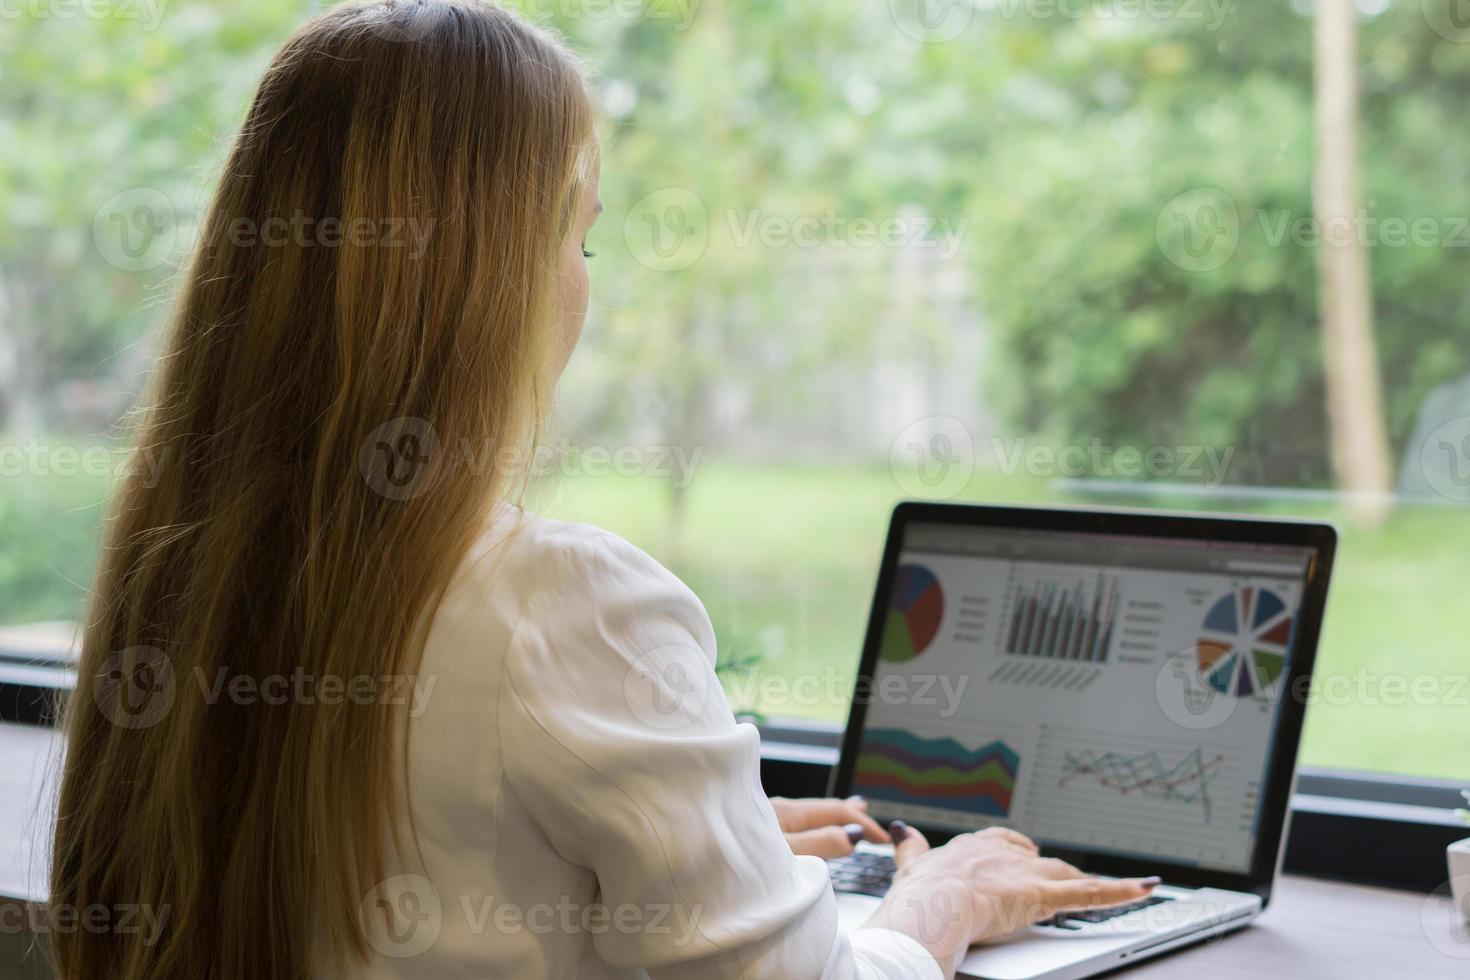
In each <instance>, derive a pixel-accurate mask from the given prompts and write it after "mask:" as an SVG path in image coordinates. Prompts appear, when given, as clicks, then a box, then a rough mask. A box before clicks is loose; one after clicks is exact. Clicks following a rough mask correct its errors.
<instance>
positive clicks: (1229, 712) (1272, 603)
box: [830, 503, 1337, 980]
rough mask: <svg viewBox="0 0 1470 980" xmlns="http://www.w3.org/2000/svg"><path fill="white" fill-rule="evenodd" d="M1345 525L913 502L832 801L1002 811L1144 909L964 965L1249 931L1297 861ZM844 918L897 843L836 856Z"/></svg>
mask: <svg viewBox="0 0 1470 980" xmlns="http://www.w3.org/2000/svg"><path fill="white" fill-rule="evenodd" d="M1336 542H1337V533H1336V531H1335V530H1334V529H1333V528H1332V527H1331V526H1330V525H1326V524H1316V523H1307V522H1298V521H1278V520H1253V519H1251V520H1248V519H1235V518H1226V517H1204V516H1196V515H1177V514H1164V513H1158V512H1134V511H1122V510H1102V509H1087V510H1082V509H1051V508H1020V507H985V506H960V505H952V504H931V503H904V504H900V505H899V506H898V508H897V509H896V510H895V512H894V514H893V519H892V523H891V525H890V527H889V532H888V541H887V546H886V548H885V551H884V555H883V564H882V568H881V570H880V572H879V576H878V585H877V590H876V592H875V594H874V597H873V608H872V613H871V615H870V618H869V621H868V629H867V636H866V641H865V645H864V648H863V657H862V662H861V666H860V668H859V673H858V680H857V685H856V690H855V693H854V697H853V704H852V711H851V715H850V717H849V720H848V725H847V732H846V735H845V737H844V742H843V746H842V754H841V758H840V761H839V763H838V766H837V769H836V770H835V772H834V774H833V783H832V787H831V795H834V796H838V797H846V796H850V795H853V794H858V795H861V796H863V797H865V798H866V799H867V800H868V806H869V811H870V813H871V814H872V815H873V817H874V818H876V819H877V820H878V821H879V822H880V823H883V824H884V825H885V826H886V825H887V823H888V822H889V821H892V820H896V819H897V820H903V821H905V822H907V823H908V824H910V825H912V826H914V827H917V828H918V829H919V830H921V831H923V833H924V834H925V835H926V836H927V837H928V838H929V840H930V842H931V843H933V844H934V845H936V846H937V845H939V844H941V843H943V842H944V841H945V840H947V839H949V838H950V837H952V836H954V835H956V834H960V833H966V832H970V831H975V830H980V829H982V828H985V827H994V826H1002V827H1010V828H1013V829H1015V830H1018V831H1020V832H1022V833H1024V834H1027V835H1028V836H1030V837H1032V838H1033V839H1034V840H1036V842H1037V843H1038V844H1039V845H1040V846H1041V848H1042V853H1043V854H1046V855H1049V856H1054V857H1059V858H1062V859H1063V860H1066V861H1069V862H1071V863H1072V864H1074V865H1077V866H1078V867H1079V868H1081V869H1083V870H1084V871H1087V872H1089V873H1092V874H1097V875H1101V876H1106V877H1142V876H1147V875H1159V876H1161V877H1162V878H1163V884H1162V885H1161V886H1159V887H1158V888H1156V889H1155V891H1154V893H1153V895H1152V897H1150V898H1149V899H1147V900H1146V901H1144V902H1140V903H1136V904H1134V905H1130V906H1125V907H1123V908H1121V909H1110V910H1091V911H1087V912H1081V913H1074V914H1063V915H1059V916H1057V917H1056V918H1054V919H1051V920H1048V921H1045V922H1039V923H1027V922H1018V923H1016V924H1015V925H1016V928H1015V931H1013V932H1012V933H1010V934H1008V935H1006V936H1004V937H1002V938H1000V939H998V940H995V941H992V942H989V943H986V944H983V945H980V946H976V947H973V948H971V949H970V951H969V952H968V954H967V955H966V957H965V958H964V959H963V962H962V963H961V966H960V969H959V975H960V976H962V977H975V978H987V980H1023V978H1026V980H1034V978H1051V980H1072V978H1077V977H1088V976H1092V975H1094V974H1097V973H1101V972H1103V971H1105V970H1111V969H1115V968H1117V967H1119V966H1122V965H1124V964H1127V963H1130V962H1132V961H1134V960H1141V959H1145V958H1147V957H1151V956H1157V955H1158V954H1160V953H1163V952H1166V951H1168V950H1172V949H1176V948H1178V947H1181V946H1185V945H1188V944H1191V943H1196V942H1199V941H1201V940H1204V939H1207V938H1210V937H1212V936H1218V935H1221V934H1223V933H1226V932H1229V931H1231V930H1234V929H1238V928H1240V927H1242V926H1244V925H1246V924H1247V923H1249V922H1250V921H1251V920H1252V919H1254V918H1255V917H1256V916H1257V915H1259V914H1260V913H1261V912H1262V911H1263V910H1264V909H1265V907H1266V905H1267V903H1268V902H1269V901H1270V898H1271V886H1272V883H1273V881H1274V878H1275V876H1276V873H1277V871H1278V869H1279V865H1280V857H1281V850H1282V841H1283V839H1284V835H1285V824H1286V820H1287V815H1288V803H1289V800H1290V796H1291V792H1292V787H1293V783H1294V779H1295V768H1296V754H1297V745H1298V742H1299V740H1300V736H1301V730H1302V716H1303V713H1304V707H1305V704H1306V700H1307V695H1308V686H1309V685H1310V683H1311V672H1312V661H1313V658H1314V656H1315V653H1316V649H1317V640H1318V636H1319V633H1320V629H1321V625H1322V614H1323V608H1324V606H1325V604H1326V600H1327V583H1328V577H1329V575H1330V573H1331V570H1332V561H1333V556H1334V552H1335V550H1336ZM830 870H831V873H832V880H833V886H834V888H835V889H836V890H837V892H838V910H839V915H840V918H841V920H842V922H843V924H844V925H846V926H848V927H856V926H857V925H859V924H861V923H862V922H863V921H865V920H866V919H867V918H868V916H869V915H871V914H872V912H873V910H874V909H875V908H876V907H877V905H878V903H879V900H880V898H881V896H882V895H883V894H884V893H885V892H886V890H887V889H888V887H889V885H890V882H891V877H892V873H893V859H892V849H891V848H885V847H880V846H874V845H869V844H866V843H864V844H860V845H859V848H858V850H857V851H856V852H855V853H854V854H852V855H850V856H848V857H846V858H841V859H838V860H836V861H833V862H830Z"/></svg>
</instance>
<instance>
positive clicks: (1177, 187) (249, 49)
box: [0, 0, 1470, 777]
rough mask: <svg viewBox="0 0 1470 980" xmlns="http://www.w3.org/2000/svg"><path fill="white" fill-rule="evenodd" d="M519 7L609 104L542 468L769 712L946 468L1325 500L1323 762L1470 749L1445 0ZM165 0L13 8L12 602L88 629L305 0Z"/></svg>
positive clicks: (12, 612) (1463, 414)
mask: <svg viewBox="0 0 1470 980" xmlns="http://www.w3.org/2000/svg"><path fill="white" fill-rule="evenodd" d="M1317 6H1318V7H1319V8H1321V9H1326V7H1327V5H1326V4H1325V3H1324V2H1319V3H1318V4H1317ZM522 7H523V9H525V10H526V11H527V12H528V13H529V14H531V15H532V16H534V17H536V18H538V19H541V20H545V21H547V22H548V23H550V24H552V25H554V26H556V27H559V28H560V29H562V30H564V31H565V32H566V33H567V34H568V35H569V36H570V37H571V39H572V40H573V42H574V43H575V44H576V46H577V47H578V48H579V49H580V50H582V51H583V52H584V53H585V54H586V56H587V58H588V60H589V62H590V63H591V64H592V65H593V66H594V68H595V69H596V73H597V76H596V80H595V84H596V87H597V90H598V93H599V98H600V100H601V104H602V108H603V110H604V112H605V114H606V123H605V125H604V127H603V129H604V142H603V168H602V169H603V179H602V192H601V193H602V198H603V200H604V202H605V203H606V206H607V213H606V214H605V215H604V217H603V218H602V220H601V222H600V223H599V225H598V227H597V228H596V229H595V230H594V232H593V235H592V238H591V239H590V240H589V242H588V247H589V249H590V250H591V251H593V252H594V253H596V257H595V258H594V259H592V260H590V268H591V271H592V276H593V282H594V298H593V309H592V314H591V318H590V321H589V324H588V327H587V330H586V333H585V336H584V340H583V346H582V349H581V350H580V352H579V353H578V355H577V356H576V357H575V358H574V359H573V362H572V364H571V367H570V368H569V370H568V373H567V375H566V377H565V379H564V382H563V386H562V390H561V393H560V396H559V404H558V414H557V418H556V422H555V424H554V426H553V427H552V429H551V430H550V431H549V432H548V434H547V439H546V446H547V450H546V456H545V464H546V465H545V467H544V469H545V479H544V480H542V481H540V482H539V483H538V485H537V486H536V487H535V488H534V489H533V491H532V493H531V496H530V502H531V503H532V504H533V505H534V506H536V507H537V508H539V509H541V510H544V511H546V512H548V513H551V514H553V515H554V516H558V517H562V518H566V519H579V520H591V521H594V522H596V523H600V524H603V525H605V526H607V527H609V528H611V529H612V530H615V531H618V532H620V533H622V534H625V535H626V536H628V537H629V538H631V539H632V540H633V541H635V542H636V543H638V544H640V545H642V546H643V547H645V548H646V549H648V550H649V551H650V552H652V553H653V554H654V555H655V556H657V557H659V558H660V559H661V560H663V561H664V562H665V563H666V564H668V565H669V566H670V567H672V568H673V569H674V570H675V571H676V572H678V573H679V574H680V575H681V576H683V577H684V578H685V579H686V580H687V581H688V582H689V583H690V584H691V586H693V587H694V589H695V591H696V592H697V593H698V594H699V595H700V596H701V597H702V598H703V599H704V600H705V602H706V605H707V606H708V607H709V609H710V612H711V615H712V617H713V619H714V621H715V624H716V628H717V631H718V633H719V637H720V642H721V653H722V659H723V660H724V661H725V663H726V665H727V671H726V680H727V686H728V688H729V690H730V692H731V695H732V699H733V700H734V701H735V702H736V704H737V706H738V707H740V708H741V709H743V710H749V711H752V712H756V713H760V714H763V715H765V716H768V717H775V716H799V717H808V718H817V719H825V720H831V721H838V720H840V719H841V718H843V717H844V715H845V710H846V709H845V702H846V698H847V696H848V695H849V693H850V685H851V675H852V670H853V668H854V666H855V663H856V658H857V653H858V650H859V647H860V645H861V637H862V631H863V627H864V622H865V619H866V616H867V606H868V603H869V601H870V599H871V590H872V581H873V576H874V573H875V571H876V566H877V561H878V556H879V551H880V549H881V545H882V535H883V531H884V528H885V526H886V521H887V514H888V510H889V509H890V508H891V506H892V504H893V503H894V502H895V501H897V500H899V499H902V498H905V497H914V496H918V497H928V498H933V499H952V500H978V501H994V502H1026V503H1047V502H1058V503H1084V504H1087V503H1106V504H1130V505H1139V506H1149V507H1154V506H1158V507H1170V508H1186V509H1195V510H1205V511H1230V512H1243V513H1258V514H1272V515H1293V516H1308V517H1324V518H1328V519H1332V520H1334V521H1337V522H1339V523H1340V524H1341V525H1342V527H1343V543H1342V552H1341V559H1340V565H1339V572H1338V576H1337V579H1336V582H1335V584H1334V589H1333V596H1332V600H1331V603H1330V606H1329V611H1328V621H1327V628H1326V634H1325V636H1324V638H1323V644H1322V652H1321V655H1320V658H1319V677H1320V678H1321V682H1322V683H1321V685H1320V688H1319V691H1320V694H1319V697H1318V699H1317V701H1316V703H1314V705H1313V707H1312V709H1311V711H1310V712H1309V720H1308V728H1307V733H1306V740H1305V743H1304V747H1303V753H1304V760H1305V761H1306V762H1308V763H1314V764H1320V765H1331V766H1341V767H1347V768H1364V769H1377V770H1385V771H1397V772H1411V773H1419V774H1428V775H1438V776H1446V777H1464V776H1466V775H1467V771H1470V759H1467V757H1466V755H1465V753H1464V751H1463V749H1462V748H1459V749H1457V747H1463V746H1465V745H1467V744H1470V710H1467V708H1470V687H1467V685H1466V675H1467V670H1470V667H1467V659H1466V654H1465V650H1464V640H1463V638H1464V637H1465V636H1467V635H1470V611H1467V610H1470V604H1467V603H1466V602H1465V601H1464V599H1463V595H1464V591H1465V589H1464V584H1465V569H1466V561H1465V555H1466V554H1467V547H1470V309H1467V307H1470V293H1467V292H1466V290H1465V287H1464V283H1465V282H1466V272H1467V268H1466V258H1467V256H1470V217H1467V216H1470V184H1467V182H1466V181H1465V179H1464V174H1465V163H1466V160H1467V159H1470V135H1466V134H1465V132H1464V127H1463V125H1460V123H1461V121H1462V120H1463V106H1464V105H1465V104H1467V102H1466V100H1467V96H1470V32H1466V31H1465V30H1463V29H1462V27H1461V25H1459V24H1458V23H1457V22H1455V21H1452V20H1449V19H1447V18H1440V17H1439V16H1438V15H1437V11H1438V9H1439V8H1438V6H1437V5H1435V4H1427V5H1426V4H1421V3H1418V2H1405V0H1400V2H1390V0H1359V2H1358V3H1357V5H1356V7H1357V9H1356V17H1355V18H1352V19H1351V20H1349V21H1344V22H1343V23H1344V24H1345V25H1346V26H1348V27H1350V28H1352V30H1350V31H1346V32H1341V33H1333V31H1334V25H1333V22H1332V21H1331V19H1330V18H1325V17H1314V16H1312V14H1311V11H1312V9H1313V5H1312V4H1308V3H1299V2H1288V0H1261V2H1254V3H1251V4H1214V3H1198V2H1192V0H1191V2H1186V0H1179V2H1177V3H1163V4H1134V3H1113V2H1107V0H1087V2H1081V3H1038V2H1030V0H1013V2H1005V0H994V2H975V3H954V4H947V5H946V4H937V5H936V4H927V5H923V6H921V5H920V4H919V3H918V0H914V2H913V3H910V2H909V0H893V2H892V3H878V4H856V5H854V4H848V3H835V2H817V3H802V4H737V3H718V4H717V3H714V2H712V0H706V2H704V3H692V2H690V3H685V2H682V0H647V2H645V3H641V4H597V3H581V2H568V3H545V2H534V0H525V2H523V3H522ZM130 9H135V8H131V7H127V8H125V7H122V6H120V7H119V8H118V9H117V10H116V11H113V13H114V14H115V16H113V17H111V18H110V19H89V18H87V17H83V16H79V17H73V18H65V19H63V18H60V17H56V16H50V15H49V14H48V10H49V8H45V7H37V8H35V9H31V8H30V7H28V8H27V12H26V14H25V16H24V17H22V18H21V19H19V20H13V21H8V22H7V27H6V30H5V33H3V34H0V56H3V64H4V65H5V68H4V73H5V82H6V84H5V85H4V86H3V87H0V203H3V204H4V206H5V213H6V214H7V216H8V218H9V220H8V221H7V222H6V226H5V227H4V228H3V229H0V376H3V381H0V403H3V408H0V412H3V414H0V432H3V433H4V434H5V437H4V451H5V453H6V455H5V457H4V459H3V460H0V463H3V465H4V467H5V472H4V476H5V479H4V480H3V481H0V539H3V541H4V543H5V544H4V548H3V551H0V624H29V623H36V622H44V621H54V620H69V619H74V618H75V617H76V616H77V615H78V612H79V609H80V602H81V599H82V596H83V594H84V589H85V587H86V585H87V583H88V581H89V579H90V574H91V569H92V567H93V564H94V561H95V550H96V547H97V541H96V530H97V526H98V522H99V518H100V502H101V500H102V499H103V496H104V495H105V492H106V488H107V485H108V484H109V482H110V481H111V480H112V479H113V478H114V476H115V473H116V470H117V467H118V466H119V465H120V463H121V461H122V460H123V459H124V458H125V457H124V456H123V454H122V453H121V446H120V444H119V443H117V442H115V441H114V440H115V435H114V433H115V432H116V431H117V429H116V424H117V421H118V419H119V418H120V416H121V414H122V413H123V412H124V411H125V409H126V408H127V407H128V406H129V405H130V404H131V403H132V402H133V400H134V399H135V397H136V395H137V393H138V392H139V391H140V390H141V388H142V386H143V384H144V382H145V380H146V372H147V369H148V365H149V363H150V360H151V358H152V357H153V355H154V352H155V350H156V345H157V327H158V325H159V323H160V322H161V319H162V316H163V313H164V310H165V308H166V299H167V296H168V291H169V289H170V286H171V277H172V276H173V275H174V273H175V269H176V266H177V264H178V263H179V262H180V261H181V259H182V257H183V256H184V255H185V254H186V252H187V248H188V244H189V241H190V237H191V234H192V227H193V225H194V222H195V221H196V220H197V214H198V211H199V208H200V206H201V202H202V201H204V200H205V199H207V194H208V176H207V175H208V173H209V170H210V167H211V166H214V165H216V164H217V161H218V158H219V156H220V149H219V148H220V146H221V145H222V141H224V140H225V139H227V138H228V135H229V133H230V131H231V129H232V127H233V126H235V125H236V124H237V123H238V120H239V118H240V117H241V114H242V112H243V108H244V100H245V99H246V98H247V97H248V95H249V93H250V90H251V87H252V86H253V84H254V82H255V81H256V78H257V76H258V73H259V71H260V69H261V68H262V67H263V65H264V62H265V59H266V58H268V56H269V54H270V52H271V50H272V49H273V48H274V46H275V45H276V44H278V43H279V41H280V39H282V38H283V37H284V36H285V35H286V33H288V32H289V30H290V29H291V28H292V27H293V26H294V24H295V23H297V22H298V21H299V19H300V18H301V17H302V16H304V15H305V13H306V12H307V11H306V10H305V9H304V5H303V4H300V3H297V2H280V0H263V2H259V3H252V4H250V5H247V6H244V7H236V6H229V7H226V6H224V5H214V4H207V3H206V4H200V3H190V4H188V5H186V6H173V5H170V6H169V7H167V8H166V9H163V10H162V11H161V14H160V16H158V17H157V19H156V21H155V20H152V19H149V18H143V19H141V20H140V19H129V18H127V17H124V16H123V14H124V13H126V11H127V10H130ZM1339 26H1341V25H1339ZM1319 42H1320V43H1321V44H1322V47H1323V50H1324V52H1326V56H1324V57H1320V58H1319V57H1317V56H1316V55H1315V51H1316V48H1317V45H1318V44H1319ZM1319 69H1320V70H1319ZM1353 91H1359V92H1361V99H1360V101H1359V102H1358V104H1357V105H1356V107H1355V108H1354V106H1353V104H1352V102H1351V101H1350V100H1349V101H1347V102H1346V103H1345V102H1344V101H1343V97H1344V96H1345V95H1346V94H1347V93H1351V92H1353ZM1344 106H1345V108H1344ZM1339 109H1343V111H1342V112H1339V111H1338V110H1339ZM1344 119H1345V120H1347V123H1348V124H1347V125H1343V124H1342V123H1341V120H1344ZM1355 133H1356V135H1357V136H1358V137H1359V138H1358V139H1357V140H1356V141H1355V140H1354V135H1355ZM1319 147H1323V148H1330V152H1319ZM1323 296H1329V297H1333V298H1334V302H1330V303H1324V302H1323V301H1322V297H1323ZM147 463H148V461H147V460H134V461H133V462H132V465H147Z"/></svg>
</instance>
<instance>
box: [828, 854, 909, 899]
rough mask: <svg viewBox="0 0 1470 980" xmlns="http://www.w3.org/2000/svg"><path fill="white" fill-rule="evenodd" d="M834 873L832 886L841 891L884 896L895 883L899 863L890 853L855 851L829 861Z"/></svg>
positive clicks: (831, 871)
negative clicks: (894, 877)
mask: <svg viewBox="0 0 1470 980" xmlns="http://www.w3.org/2000/svg"><path fill="white" fill-rule="evenodd" d="M827 870H828V872H829V873H830V874H831V875H832V888H833V890H835V891H839V892H851V893H853V894H855V895H873V896H876V897H878V898H882V897H883V896H884V895H885V894H887V892H888V886H889V885H892V884H893V873H894V872H895V871H897V870H898V865H896V864H894V863H893V856H892V855H890V854H875V853H873V852H872V851H854V852H853V853H851V854H849V855H847V856H846V857H840V858H833V859H832V860H831V861H828V862H827Z"/></svg>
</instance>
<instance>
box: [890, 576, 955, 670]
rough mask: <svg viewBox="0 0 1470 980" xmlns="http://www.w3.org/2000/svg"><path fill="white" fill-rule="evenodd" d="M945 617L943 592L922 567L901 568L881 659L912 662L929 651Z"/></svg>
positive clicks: (895, 581)
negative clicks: (940, 622) (941, 620)
mask: <svg viewBox="0 0 1470 980" xmlns="http://www.w3.org/2000/svg"><path fill="white" fill-rule="evenodd" d="M943 617H944V591H943V590H942V589H940V587H939V579H937V578H935V577H934V573H933V572H931V571H929V569H927V568H925V567H924V566H923V565H900V566H899V567H898V572H897V574H895V575H894V578H893V589H892V590H891V591H890V593H889V597H888V618H887V619H885V620H884V622H883V645H882V647H881V648H880V652H879V656H880V657H881V658H882V659H883V660H886V661H887V662H888V663H893V664H901V663H904V662H906V661H909V660H913V659H914V658H915V657H917V656H918V655H919V654H921V653H923V652H924V651H925V650H927V649H929V644H931V643H933V642H934V637H936V636H938V635H939V621H940V619H942V618H943Z"/></svg>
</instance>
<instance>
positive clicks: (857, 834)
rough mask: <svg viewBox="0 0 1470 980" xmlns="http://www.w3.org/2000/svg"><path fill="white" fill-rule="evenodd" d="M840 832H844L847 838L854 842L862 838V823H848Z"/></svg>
mask: <svg viewBox="0 0 1470 980" xmlns="http://www.w3.org/2000/svg"><path fill="white" fill-rule="evenodd" d="M842 832H843V833H844V834H846V835H847V839H848V840H850V841H852V842H853V843H854V844H856V843H857V842H858V841H860V840H862V839H863V825H862V824H860V823H850V824H848V825H847V826H845V827H843V828H842Z"/></svg>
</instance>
